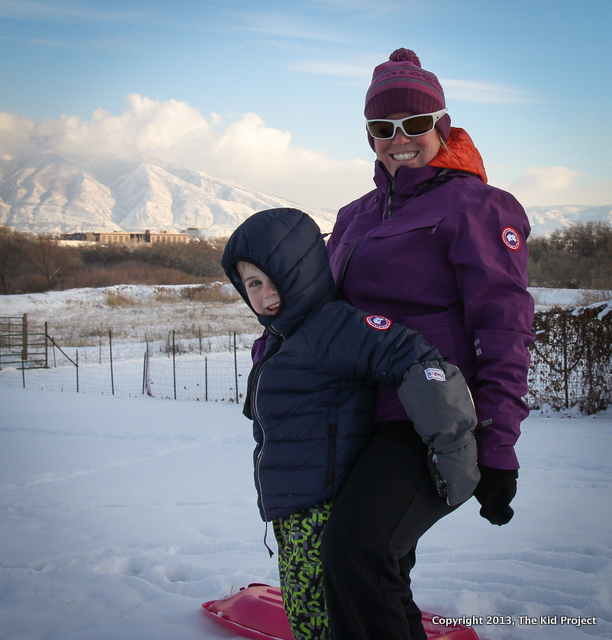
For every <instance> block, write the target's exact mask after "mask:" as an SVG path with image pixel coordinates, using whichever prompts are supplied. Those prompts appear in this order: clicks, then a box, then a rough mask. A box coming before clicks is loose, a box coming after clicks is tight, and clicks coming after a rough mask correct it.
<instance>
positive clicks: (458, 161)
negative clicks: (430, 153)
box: [429, 127, 487, 184]
mask: <svg viewBox="0 0 612 640" xmlns="http://www.w3.org/2000/svg"><path fill="white" fill-rule="evenodd" d="M446 146H447V149H444V148H442V149H440V152H439V153H438V155H437V156H436V157H435V158H434V159H433V160H432V161H431V162H430V163H429V166H430V167H439V168H442V169H458V170H459V171H467V172H468V173H473V174H474V175H476V176H478V177H479V178H480V179H481V180H482V181H483V182H484V183H485V184H486V183H487V173H486V171H485V168H484V163H483V161H482V157H481V155H480V152H479V151H478V149H477V148H476V146H475V145H474V143H473V142H472V138H470V136H469V135H468V133H467V131H465V130H464V129H460V128H459V127H451V130H450V136H449V138H448V140H447V141H446Z"/></svg>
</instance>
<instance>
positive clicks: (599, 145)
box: [0, 0, 612, 209]
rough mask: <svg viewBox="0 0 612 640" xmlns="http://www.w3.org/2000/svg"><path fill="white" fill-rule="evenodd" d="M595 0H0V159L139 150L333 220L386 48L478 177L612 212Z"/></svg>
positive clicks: (362, 146)
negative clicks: (29, 153) (452, 133)
mask: <svg viewBox="0 0 612 640" xmlns="http://www.w3.org/2000/svg"><path fill="white" fill-rule="evenodd" d="M611 27H612V2H610V0H591V1H589V0H583V1H582V2H576V1H568V0H566V1H563V0H554V1H551V0H531V1H523V0H508V1H506V2H497V1H495V0H488V1H485V0H482V1H481V0H463V1H461V2H459V1H457V0H437V1H435V2H430V1H428V0H420V1H413V0H387V1H385V2H381V1H380V0H300V1H299V2H298V1H296V2H291V1H290V0H283V1H282V2H281V1H279V2H277V1H275V0H253V1H252V0H225V1H223V0H215V1H214V2H213V1H209V0H200V1H196V0H174V1H168V2H165V1H161V0H146V1H144V0H122V1H121V2H116V1H114V0H57V1H50V0H0V56H1V60H2V63H1V64H0V81H1V86H2V91H1V92H0V112H4V113H5V114H10V116H5V117H3V118H2V119H0V145H2V147H4V148H1V147H0V152H3V153H5V154H15V153H17V152H18V151H19V150H20V148H22V149H29V148H37V149H40V148H45V149H48V150H56V151H59V152H79V151H82V152H86V151H89V152H91V151H94V152H96V153H104V152H116V151H122V152H140V153H145V152H146V153H149V154H151V155H156V156H159V157H162V159H166V160H169V161H173V162H181V163H183V164H188V165H191V166H194V167H196V168H199V169H202V170H204V171H206V172H207V173H210V174H212V175H214V176H216V177H220V178H225V179H229V180H233V181H235V182H238V183H240V184H243V185H245V186H249V187H251V188H256V189H257V188H259V189H261V190H263V191H266V192H269V193H275V194H276V195H281V196H285V197H288V198H290V199H292V200H294V201H296V202H299V203H302V204H305V205H310V206H320V207H324V208H328V209H334V208H337V207H339V206H341V205H342V204H344V203H346V202H348V201H349V200H351V199H353V198H356V197H358V196H360V195H361V194H362V193H364V192H365V191H367V190H369V189H370V188H371V186H372V183H371V174H372V163H373V160H374V155H373V153H372V151H371V150H370V147H369V146H368V144H367V141H366V136H365V132H364V123H363V103H364V96H365V92H366V90H367V87H368V84H369V82H370V79H371V75H372V70H373V68H374V66H375V65H377V64H379V63H381V62H383V61H385V60H387V59H388V56H389V54H390V53H391V52H392V51H393V50H394V49H396V48H398V47H406V48H410V49H413V50H414V51H416V53H417V54H418V56H419V57H420V59H421V63H422V65H423V67H424V68H426V69H428V70H430V71H432V72H434V73H435V74H436V75H437V76H438V78H439V79H440V81H441V83H442V85H443V87H444V89H445V92H446V97H447V106H448V108H449V111H450V114H451V118H452V123H453V125H454V126H459V127H462V128H464V129H466V130H467V131H468V133H470V135H471V136H472V138H473V140H474V142H475V143H476V146H477V147H478V148H479V150H480V152H481V154H482V156H483V158H484V161H485V165H486V167H487V170H488V173H489V178H490V182H491V183H492V184H494V185H495V186H499V187H502V188H505V189H508V190H510V191H511V192H513V193H514V194H515V195H516V196H517V197H518V198H519V199H520V200H521V201H522V202H523V204H525V205H527V206H531V205H563V204H612V171H611V169H612V153H611V151H610V147H611V146H612V125H611V124H610V121H611V118H610V110H611V107H612V81H611V77H612V44H611V43H612V38H611V37H610V29H611Z"/></svg>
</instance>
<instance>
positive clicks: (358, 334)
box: [308, 303, 480, 505]
mask: <svg viewBox="0 0 612 640" xmlns="http://www.w3.org/2000/svg"><path fill="white" fill-rule="evenodd" d="M309 324H310V323H309ZM308 339H309V342H310V347H311V349H312V351H313V353H316V354H317V357H318V359H319V362H320V364H321V366H322V367H323V368H325V369H326V370H327V371H330V372H332V373H334V374H336V375H338V376H342V377H348V378H354V379H356V380H363V379H369V380H377V381H379V382H386V383H388V384H391V385H393V386H395V387H399V390H398V395H399V398H400V400H401V402H402V404H403V405H404V408H405V410H406V413H407V414H408V417H409V419H410V420H411V421H412V422H413V423H414V426H415V429H416V431H417V432H418V433H419V435H420V436H421V437H422V439H423V442H425V444H426V445H427V447H428V449H429V463H430V472H431V474H432V479H433V481H434V484H435V486H436V489H437V490H438V493H439V495H440V496H441V497H443V498H445V499H446V500H447V502H448V503H449V504H450V505H455V504H459V503H461V502H464V501H465V500H467V499H468V498H469V497H470V496H471V495H472V493H473V491H474V489H475V488H476V485H477V484H478V480H479V477H480V474H479V471H478V466H477V464H476V457H477V452H476V440H475V438H474V429H475V427H476V411H475V409H474V403H473V402H472V397H471V395H470V391H469V389H468V386H467V384H466V382H465V379H464V377H463V375H462V374H461V372H460V371H459V369H458V368H457V367H456V366H454V365H452V364H450V363H448V362H446V361H445V360H444V358H443V357H442V355H441V354H440V352H439V351H438V349H437V348H436V347H432V346H431V345H430V344H429V343H428V342H427V341H426V340H425V339H424V338H423V336H422V335H421V334H420V333H419V332H418V331H413V330H410V329H407V328H406V327H404V326H403V325H401V324H399V323H395V322H392V321H391V320H389V319H387V318H385V317H384V316H380V315H368V314H367V313H365V312H362V311H360V310H358V309H355V308H354V307H351V306H350V305H347V304H344V303H334V304H332V305H327V306H326V310H325V311H324V312H323V313H321V314H317V316H316V318H315V320H314V322H312V325H311V326H310V327H309V331H308Z"/></svg>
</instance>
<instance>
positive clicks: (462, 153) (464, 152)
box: [374, 127, 487, 196]
mask: <svg viewBox="0 0 612 640" xmlns="http://www.w3.org/2000/svg"><path fill="white" fill-rule="evenodd" d="M446 146H447V147H448V150H447V149H444V148H442V149H440V152H439V153H438V155H437V156H436V157H435V158H434V159H433V160H432V161H431V162H430V163H429V164H428V165H427V166H426V167H421V168H420V169H409V168H408V167H400V168H399V169H398V170H397V171H396V172H395V176H391V175H390V174H389V172H388V171H387V169H386V167H385V166H384V165H383V164H382V162H380V161H379V160H377V161H376V167H375V171H374V183H375V184H376V186H377V187H378V188H379V189H382V190H383V191H385V192H386V191H387V190H388V188H389V184H390V183H393V188H394V192H395V193H400V194H402V195H407V196H411V195H414V193H415V192H416V191H417V190H418V189H419V187H420V186H421V185H422V184H423V182H426V181H427V180H431V179H432V178H434V177H435V176H436V175H437V174H438V173H439V172H440V169H451V170H454V171H464V172H467V173H472V174H474V175H475V176H477V177H478V178H480V179H481V180H482V181H483V182H484V183H486V182H487V174H486V172H485V168H484V163H483V161H482V157H481V155H480V153H479V152H478V149H476V147H475V146H474V143H473V142H472V139H471V138H470V136H469V135H468V134H467V132H466V131H464V130H463V129H459V128H458V127H451V132H450V136H449V138H448V140H447V142H446Z"/></svg>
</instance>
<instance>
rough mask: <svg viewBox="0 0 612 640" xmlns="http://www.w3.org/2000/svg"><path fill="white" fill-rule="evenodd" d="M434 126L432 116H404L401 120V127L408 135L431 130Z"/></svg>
mask: <svg viewBox="0 0 612 640" xmlns="http://www.w3.org/2000/svg"><path fill="white" fill-rule="evenodd" d="M433 126H434V121H433V116H432V115H424V116H413V117H412V118H406V120H404V122H402V129H403V130H404V132H405V133H406V135H408V136H421V135H423V134H424V133H427V132H428V131H431V130H432V129H433Z"/></svg>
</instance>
